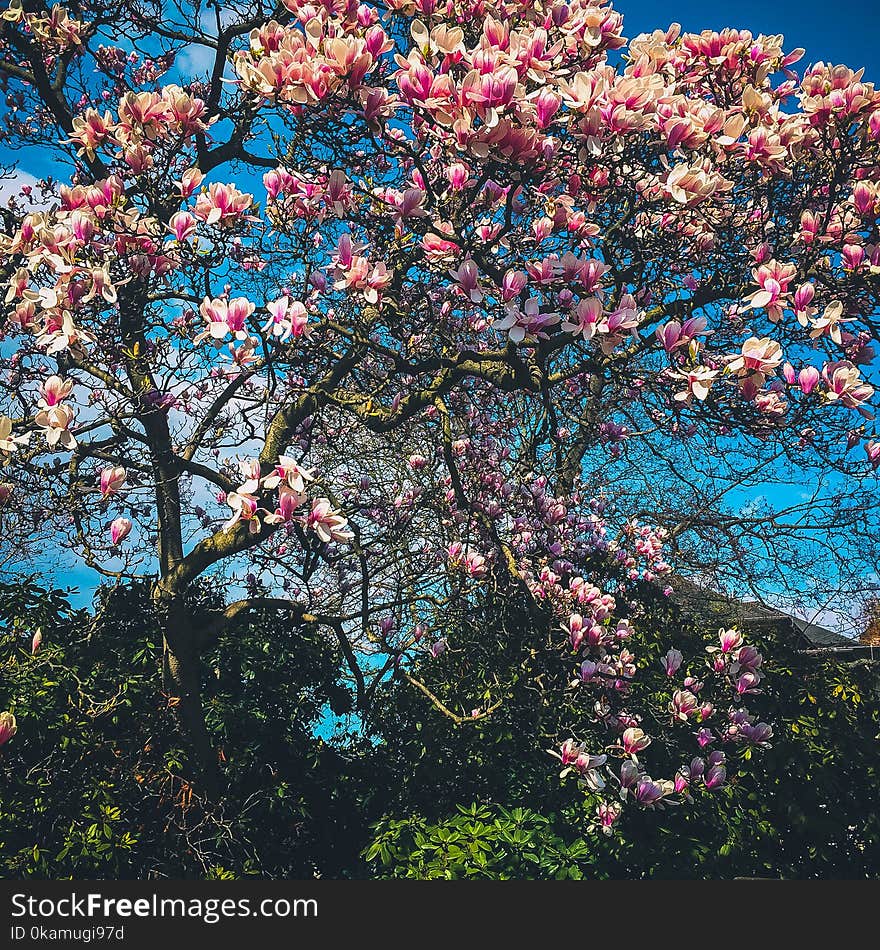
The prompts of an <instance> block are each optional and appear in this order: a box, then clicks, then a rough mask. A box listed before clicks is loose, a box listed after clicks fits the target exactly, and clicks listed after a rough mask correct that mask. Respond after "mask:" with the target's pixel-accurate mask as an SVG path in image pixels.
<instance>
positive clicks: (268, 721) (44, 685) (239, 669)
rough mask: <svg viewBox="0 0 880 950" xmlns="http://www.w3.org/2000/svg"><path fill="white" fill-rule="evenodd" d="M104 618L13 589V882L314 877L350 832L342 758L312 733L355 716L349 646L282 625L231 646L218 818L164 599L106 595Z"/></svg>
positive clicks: (6, 694)
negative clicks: (190, 773)
mask: <svg viewBox="0 0 880 950" xmlns="http://www.w3.org/2000/svg"><path fill="white" fill-rule="evenodd" d="M210 601H211V596H210V595H208V594H207V593H205V597H204V599H203V601H202V604H203V605H204V604H205V603H210ZM96 607H97V612H96V615H95V616H91V615H89V614H87V613H86V612H84V611H73V610H71V609H70V607H69V605H68V603H67V602H66V601H65V599H64V597H63V595H61V594H60V593H58V592H50V591H47V590H45V589H42V588H40V587H39V586H38V585H37V584H36V583H35V582H28V583H25V584H20V585H6V584H3V585H0V617H2V627H0V649H2V654H0V669H2V679H0V706H2V707H3V708H4V709H11V710H14V712H15V715H16V717H17V719H18V726H19V728H18V733H17V734H16V736H15V738H14V740H13V741H11V742H10V743H9V744H8V745H6V746H5V747H3V749H2V750H0V774H2V780H3V790H4V791H3V802H2V806H0V867H2V868H3V870H4V872H5V874H6V875H9V876H14V877H24V876H34V877H43V878H45V877H50V878H58V877H76V878H83V877H91V878H95V877H107V878H115V877H130V876H136V877H153V876H159V877H166V876H172V877H181V876H190V875H194V876H199V877H203V876H217V875H221V874H228V873H232V874H233V875H235V876H240V875H247V874H266V875H277V876H281V875H285V874H292V875H309V874H310V873H312V862H313V861H314V860H315V855H316V854H317V853H322V849H324V851H326V849H327V847H328V844H329V842H328V841H327V840H326V838H325V840H322V839H321V836H322V835H324V836H328V835H332V834H335V833H338V832H341V831H344V829H345V828H346V825H347V822H348V820H349V819H348V817H347V816H348V813H349V809H348V808H346V807H342V806H341V805H340V804H339V799H340V797H341V795H342V794H343V792H344V789H343V790H334V788H333V780H334V778H335V776H337V774H338V772H339V769H340V766H341V763H340V760H339V756H338V754H336V753H334V752H332V751H331V750H329V749H328V747H327V746H326V744H325V743H323V742H322V741H321V740H317V739H315V738H314V737H313V735H312V732H311V730H312V728H313V726H314V724H315V722H316V721H317V720H318V719H319V717H320V716H321V715H322V714H323V712H324V709H325V706H326V704H327V703H328V702H330V703H333V704H338V703H339V702H340V701H342V702H344V695H341V694H340V689H339V687H338V686H337V685H336V677H337V673H338V656H337V651H336V649H335V648H334V646H333V645H332V644H330V643H328V641H327V640H326V639H325V638H323V637H322V636H320V635H318V634H314V633H313V634H311V635H310V634H309V632H308V631H305V630H303V629H301V628H298V629H290V628H289V627H288V628H285V627H284V626H283V625H281V624H279V623H278V622H277V621H274V620H273V618H271V617H269V618H260V619H259V622H258V623H254V624H251V623H246V622H243V623H237V624H235V625H233V626H232V627H231V628H229V629H228V630H226V631H225V632H224V634H223V636H224V642H222V643H218V644H217V645H216V646H215V647H214V648H213V651H220V650H222V651H223V653H224V656H225V657H226V659H227V665H226V666H225V669H226V675H225V676H222V675H218V674H217V672H216V671H217V669H218V667H217V666H216V663H215V664H214V666H213V667H211V666H209V667H208V669H207V671H206V678H205V684H204V688H205V696H206V702H207V708H208V721H209V723H210V726H211V729H212V735H213V737H214V741H215V742H216V743H217V746H218V748H219V749H220V755H221V756H222V757H223V759H224V760H225V762H226V763H227V766H228V769H229V774H230V777H231V779H232V780H231V782H230V786H229V793H228V797H227V799H226V800H225V802H224V803H222V804H221V805H218V806H216V807H213V808H210V809H205V808H204V807H203V805H202V803H200V801H199V800H198V798H195V797H194V796H193V794H192V790H191V788H190V786H189V784H188V783H187V781H186V780H185V778H184V777H183V775H182V771H181V763H182V750H181V749H180V747H179V745H176V744H175V743H174V736H175V731H174V729H173V727H172V724H171V722H170V721H169V720H170V717H171V715H172V709H171V708H170V707H171V705H172V703H173V699H172V698H170V697H168V696H167V694H163V693H162V691H161V682H160V678H159V671H158V663H157V653H160V652H161V637H160V634H159V632H158V621H157V618H156V616H155V613H154V611H153V610H152V607H151V601H150V598H149V591H148V590H147V589H145V588H144V587H143V586H142V585H138V586H136V587H134V588H115V589H103V590H102V591H101V594H100V598H99V601H98V602H97V604H96ZM196 609H198V608H196ZM12 617H14V618H15V619H14V620H12V621H10V618H12ZM38 625H40V626H41V627H42V631H43V643H42V646H41V648H40V651H39V653H38V654H37V655H36V656H32V655H31V654H30V641H31V637H32V635H33V633H34V631H35V629H36V627H37V626H38ZM226 638H228V640H227V639H226ZM213 651H211V652H209V653H208V656H209V657H210V656H212V655H216V654H215V653H214V652H213ZM318 815H320V817H317V816H318ZM333 848H334V849H335V850H337V851H338V848H339V846H338V844H336V843H334V844H333ZM343 851H344V847H343ZM337 856H338V855H337Z"/></svg>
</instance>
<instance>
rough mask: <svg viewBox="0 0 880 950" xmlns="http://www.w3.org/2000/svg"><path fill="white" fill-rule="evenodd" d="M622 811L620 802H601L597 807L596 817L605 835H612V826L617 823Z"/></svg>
mask: <svg viewBox="0 0 880 950" xmlns="http://www.w3.org/2000/svg"><path fill="white" fill-rule="evenodd" d="M621 810H622V809H621V805H620V802H599V804H598V805H597V806H596V817H597V818H598V819H599V824H600V826H601V828H602V832H603V834H606V835H610V834H611V826H612V825H613V824H614V822H615V821H617V819H618V817H619V816H620V812H621Z"/></svg>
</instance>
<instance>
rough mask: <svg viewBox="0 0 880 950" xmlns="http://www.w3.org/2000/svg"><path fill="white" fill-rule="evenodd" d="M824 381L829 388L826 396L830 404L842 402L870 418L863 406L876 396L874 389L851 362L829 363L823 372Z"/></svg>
mask: <svg viewBox="0 0 880 950" xmlns="http://www.w3.org/2000/svg"><path fill="white" fill-rule="evenodd" d="M822 379H823V381H824V382H825V385H826V386H827V387H828V388H827V390H826V391H825V394H824V395H825V399H827V400H828V402H840V404H841V405H843V406H846V407H847V408H848V409H859V410H860V411H861V412H862V413H863V414H866V415H868V416H870V413H869V412H868V410H867V409H864V408H863V405H862V404H863V403H865V402H867V401H868V400H869V399H870V398H871V397H872V396H873V395H874V387H873V386H872V385H871V384H870V383H866V382H865V381H864V380H863V379H862V375H861V373H860V372H859V369H858V367H857V366H855V365H853V364H852V363H851V362H849V360H839V361H838V362H836V363H828V364H827V365H826V366H825V367H824V369H823V370H822Z"/></svg>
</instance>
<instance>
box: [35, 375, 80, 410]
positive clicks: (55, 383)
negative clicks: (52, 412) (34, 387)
mask: <svg viewBox="0 0 880 950" xmlns="http://www.w3.org/2000/svg"><path fill="white" fill-rule="evenodd" d="M72 392H73V380H72V379H68V380H63V379H62V378H61V377H60V376H50V377H49V378H48V379H47V380H46V381H45V382H44V383H43V385H42V386H40V395H41V396H42V399H40V402H39V405H40V406H41V407H42V408H43V409H51V408H52V407H53V406H57V405H58V404H59V403H60V402H61V401H62V400H64V399H67V397H68V396H69V395H70V394H71V393H72Z"/></svg>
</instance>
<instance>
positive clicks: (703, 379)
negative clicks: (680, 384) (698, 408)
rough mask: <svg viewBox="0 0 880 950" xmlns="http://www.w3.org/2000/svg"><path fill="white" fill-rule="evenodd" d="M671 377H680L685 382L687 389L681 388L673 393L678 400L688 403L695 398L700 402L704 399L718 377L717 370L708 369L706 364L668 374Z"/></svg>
mask: <svg viewBox="0 0 880 950" xmlns="http://www.w3.org/2000/svg"><path fill="white" fill-rule="evenodd" d="M670 375H671V376H672V377H673V379H682V380H684V381H685V382H686V383H687V389H684V390H681V391H680V392H677V393H676V394H675V399H676V401H678V402H684V403H687V404H688V405H689V404H690V403H691V401H692V400H693V399H694V398H696V399H698V400H699V401H700V402H703V401H705V399H706V398H707V397H708V395H709V390H710V389H711V387H712V384H713V383H714V382H715V380H716V379H717V378H718V370H716V369H709V368H708V367H706V366H697V367H694V369H690V370H685V371H683V372H680V373H678V372H674V373H671V374H670Z"/></svg>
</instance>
